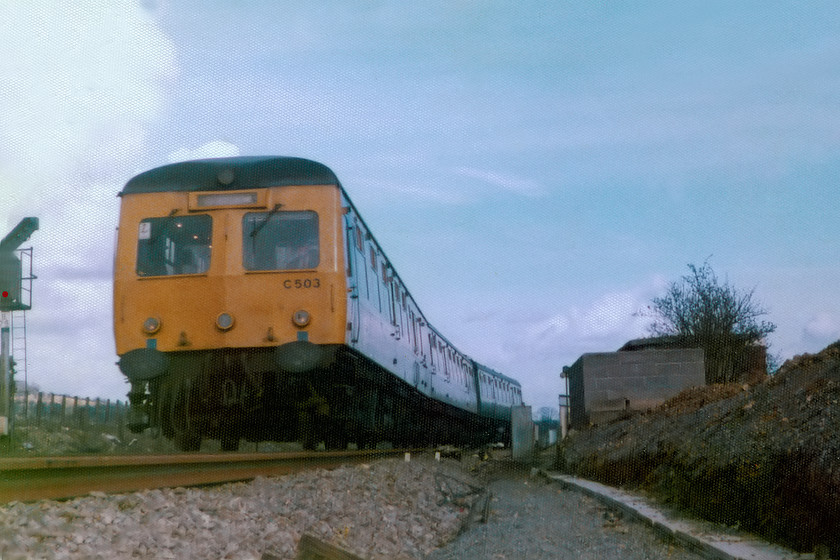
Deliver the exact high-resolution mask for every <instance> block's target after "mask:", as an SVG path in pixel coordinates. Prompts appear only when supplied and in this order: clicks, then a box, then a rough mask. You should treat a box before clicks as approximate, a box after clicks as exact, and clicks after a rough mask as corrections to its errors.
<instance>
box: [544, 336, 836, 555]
mask: <svg viewBox="0 0 840 560" xmlns="http://www.w3.org/2000/svg"><path fill="white" fill-rule="evenodd" d="M558 468H559V469H560V470H563V471H566V472H570V473H572V474H576V475H578V476H584V477H587V478H591V479H595V480H599V481H601V482H604V483H607V484H612V485H617V486H630V487H633V488H636V489H639V490H643V491H648V492H650V493H652V494H654V495H655V496H656V497H657V498H659V499H660V500H662V501H665V502H667V503H671V504H675V505H678V506H680V507H683V508H686V509H688V510H690V511H692V512H693V513H695V514H697V515H699V516H701V517H703V518H705V519H709V520H711V521H715V522H719V523H723V524H726V525H729V526H738V527H740V528H741V529H744V530H747V531H750V532H753V533H755V534H758V535H761V536H763V537H765V538H767V539H769V540H772V541H775V542H778V543H781V544H784V545H786V546H789V547H792V548H794V549H796V550H798V551H801V552H811V551H813V550H814V547H815V546H816V545H820V544H822V545H828V547H829V548H830V550H831V554H832V557H834V558H840V531H838V528H840V342H836V343H834V344H832V345H831V346H829V347H827V348H826V349H824V350H823V351H822V352H820V353H818V354H815V355H803V356H797V357H795V358H793V359H792V360H788V361H787V362H786V363H785V364H784V365H783V366H782V367H781V368H780V369H779V371H778V373H776V374H775V375H774V376H773V377H771V378H769V379H767V380H766V381H764V382H763V383H760V384H758V385H755V386H752V387H750V386H748V385H710V386H707V387H701V388H695V389H689V390H687V391H684V392H682V393H680V394H679V395H677V396H676V397H674V398H673V399H671V400H670V401H668V402H666V403H664V404H663V405H662V406H660V407H659V408H657V409H655V410H653V411H650V412H648V413H646V414H641V415H636V416H632V417H630V418H626V419H622V420H618V421H615V422H613V423H610V424H607V425H603V426H597V427H593V428H591V429H588V430H585V431H583V432H579V433H576V434H573V435H572V436H571V437H569V438H568V439H567V440H566V441H565V442H564V443H563V445H562V446H561V447H560V448H559V450H558Z"/></svg>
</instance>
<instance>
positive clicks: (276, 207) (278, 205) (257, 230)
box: [251, 203, 283, 237]
mask: <svg viewBox="0 0 840 560" xmlns="http://www.w3.org/2000/svg"><path fill="white" fill-rule="evenodd" d="M281 206H283V205H282V204H279V203H278V204H275V205H274V208H272V209H271V212H269V213H268V215H267V216H266V217H265V220H264V221H263V222H262V223H261V224H259V225H258V226H257V227H255V228H254V231H252V232H251V237H257V234H258V233H259V232H260V230H262V228H264V227H265V225H266V224H267V223H268V222H269V220H271V217H272V216H273V215H274V214H276V213H277V212H278V211H279V210H280V207H281Z"/></svg>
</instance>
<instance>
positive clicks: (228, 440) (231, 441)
mask: <svg viewBox="0 0 840 560" xmlns="http://www.w3.org/2000/svg"><path fill="white" fill-rule="evenodd" d="M219 442H220V443H221V449H222V451H239V434H229V433H226V432H222V435H221V437H220V438H219Z"/></svg>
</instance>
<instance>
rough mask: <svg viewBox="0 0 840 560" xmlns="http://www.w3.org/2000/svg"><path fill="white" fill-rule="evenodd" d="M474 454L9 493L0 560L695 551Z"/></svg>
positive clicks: (628, 555) (679, 556)
mask: <svg viewBox="0 0 840 560" xmlns="http://www.w3.org/2000/svg"><path fill="white" fill-rule="evenodd" d="M476 461H477V458H476V457H471V458H466V459H465V460H464V462H463V464H462V463H459V462H456V461H453V460H444V461H442V462H435V461H434V460H432V459H431V458H428V459H427V458H422V457H413V458H412V461H411V462H410V463H406V462H404V461H402V460H395V459H389V460H383V461H377V462H374V463H371V464H366V465H356V466H345V467H340V468H337V469H334V470H330V471H327V470H323V469H318V470H313V471H309V472H304V473H300V474H296V475H289V476H283V477H276V478H275V477H272V478H257V479H255V480H253V481H251V482H248V483H238V484H226V485H220V486H215V487H210V488H200V489H199V488H186V489H185V488H176V489H163V490H150V491H145V492H136V493H132V494H120V495H105V494H103V493H92V494H90V495H88V496H85V497H82V498H77V499H73V500H68V501H49V500H45V501H41V502H34V503H12V504H8V505H6V506H3V507H0V558H2V559H3V560H14V559H24V558H27V559H29V558H44V559H53V558H55V559H63V558H68V559H69V558H85V559H87V558H91V559H97V558H102V559H105V558H108V559H111V558H116V559H121V558H130V559H138V558H141V559H142V558H147V559H151V558H154V559H178V560H189V559H192V558H195V559H202V560H205V559H223V558H230V559H237V560H238V559H244V560H247V559H257V560H259V559H261V558H283V559H293V558H295V557H296V555H297V545H298V541H299V540H300V538H301V537H302V536H303V535H304V534H309V535H311V536H313V537H315V538H317V539H319V540H321V541H323V542H326V543H330V544H332V545H335V546H339V547H341V548H343V549H345V550H347V551H349V552H352V553H354V554H357V555H358V556H360V557H362V558H366V559H395V560H399V559H412V560H414V559H418V560H419V559H424V558H429V559H430V560H446V559H455V558H458V559H471V558H476V559H478V558H480V559H494V558H523V559H534V560H540V559H543V558H545V559H549V558H550V559H557V558H575V559H580V558H583V559H586V558H592V559H595V558H598V559H606V560H610V559H616V560H618V559H619V558H621V559H622V560H628V559H629V560H632V559H636V558H640V559H641V558H650V559H653V558H671V559H674V560H690V559H695V558H700V557H699V556H696V555H693V554H691V553H689V552H686V551H685V550H683V549H681V548H678V547H676V546H674V545H670V544H668V543H665V542H663V541H661V540H659V539H658V538H657V537H656V536H655V535H654V534H653V533H652V532H651V531H650V529H648V528H647V527H645V526H642V525H640V524H638V523H635V522H629V521H625V520H623V519H621V518H619V517H618V516H616V515H615V514H614V513H612V512H610V511H609V510H607V509H605V508H603V507H601V506H600V505H599V504H598V503H597V502H595V501H594V500H592V499H590V498H587V497H585V496H583V495H580V494H578V493H575V492H571V491H565V490H561V489H560V488H559V487H558V486H555V485H549V484H548V483H547V482H545V481H544V480H543V479H536V478H531V477H529V474H528V471H521V470H517V469H514V468H511V467H510V466H509V465H510V464H509V463H505V462H504V461H501V462H499V461H490V462H485V463H480V464H478V465H476ZM468 465H472V466H473V467H476V466H477V467H478V468H477V471H475V470H474V472H473V474H470V473H468V472H467V470H466V466H468ZM505 465H508V466H505ZM487 487H489V490H490V491H491V492H492V495H491V497H490V501H489V506H490V507H489V517H488V521H487V523H486V524H482V523H480V522H473V523H470V524H468V520H471V519H472V520H474V519H475V518H476V517H481V515H480V513H481V512H482V511H484V510H483V508H482V507H481V506H482V505H483V504H484V503H485V498H486V496H487V494H486V489H487ZM474 504H476V506H475V508H472V506H473V505H474ZM471 508H472V515H471ZM476 513H478V515H476ZM465 528H466V530H464V529H465ZM459 533H460V536H459Z"/></svg>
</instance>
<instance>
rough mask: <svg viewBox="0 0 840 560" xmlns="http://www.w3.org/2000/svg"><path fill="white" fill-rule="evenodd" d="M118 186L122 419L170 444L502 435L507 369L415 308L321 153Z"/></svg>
mask: <svg viewBox="0 0 840 560" xmlns="http://www.w3.org/2000/svg"><path fill="white" fill-rule="evenodd" d="M120 197H121V210H120V223H119V232H118V239H117V252H116V263H115V268H114V270H115V272H114V332H115V338H116V346H117V354H118V355H119V356H120V361H119V366H120V369H121V371H122V372H123V373H124V374H125V375H126V377H127V378H128V380H129V381H130V382H131V392H130V393H129V398H130V402H131V405H132V416H131V420H130V426H131V427H132V429H135V430H141V429H144V428H146V427H149V426H153V427H158V428H159V429H160V430H161V432H162V433H163V434H164V435H165V436H166V437H169V438H173V439H174V441H175V443H176V445H177V447H178V448H179V449H182V450H195V449H198V447H199V446H200V444H201V440H202V438H216V439H219V440H220V441H221V445H222V449H224V450H234V449H236V448H237V447H238V445H239V442H240V439H241V438H245V439H247V440H249V441H263V440H278V441H291V440H299V441H301V442H303V444H304V447H306V448H310V449H311V448H314V447H316V446H317V445H318V443H319V442H322V441H323V442H324V444H325V446H326V447H327V448H328V449H340V448H345V447H346V446H347V444H348V442H355V443H356V444H357V445H358V446H359V447H360V448H362V447H366V446H372V445H375V444H376V442H378V441H381V440H387V441H391V442H393V443H394V444H396V445H421V444H429V443H443V442H447V443H467V442H471V443H479V442H489V441H500V440H503V439H505V438H507V437H509V433H510V414H511V413H510V409H511V407H512V406H515V405H519V404H521V402H522V395H521V388H520V385H519V383H518V382H516V381H515V380H513V379H510V378H508V377H506V376H504V375H501V374H500V373H497V372H495V371H493V370H492V369H489V368H487V367H485V366H482V365H481V364H478V363H476V362H475V361H474V360H472V359H470V358H469V357H468V356H466V355H464V354H463V353H462V352H460V351H459V350H458V349H456V348H455V347H454V346H453V345H452V344H451V343H450V342H449V341H448V340H447V339H446V338H445V337H444V336H443V335H441V333H440V332H438V331H437V330H436V329H434V328H433V327H432V326H431V325H430V324H429V323H428V322H427V321H426V319H425V317H424V316H423V314H422V312H421V311H420V309H419V307H418V306H417V304H416V302H415V301H414V299H413V298H412V296H411V294H410V293H409V291H408V290H407V289H406V287H405V285H404V284H403V282H402V281H401V279H400V277H399V276H398V275H397V273H396V271H395V270H394V268H393V266H392V265H391V263H390V262H389V261H388V259H387V257H386V256H385V254H384V253H383V251H382V249H381V247H380V246H379V244H378V243H377V242H376V240H375V238H374V237H373V235H371V233H370V230H369V229H368V227H367V226H366V225H365V222H364V221H363V220H362V218H361V216H360V215H359V213H358V211H357V210H356V208H355V207H354V206H353V204H352V203H351V202H350V199H349V198H348V196H347V193H346V192H345V191H344V189H343V188H342V186H341V185H340V183H339V181H338V179H337V178H336V176H335V175H334V174H333V172H332V171H331V170H330V169H329V168H327V167H326V166H324V165H322V164H320V163H317V162H314V161H309V160H305V159H300V158H290V157H236V158H221V159H208V160H199V161H188V162H182V163H175V164H171V165H166V166H163V167H159V168H156V169H152V170H150V171H147V172H145V173H142V174H140V175H137V176H136V177H134V178H133V179H131V180H130V181H129V182H128V183H127V184H126V186H125V188H124V189H123V190H122V192H121V193H120Z"/></svg>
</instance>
